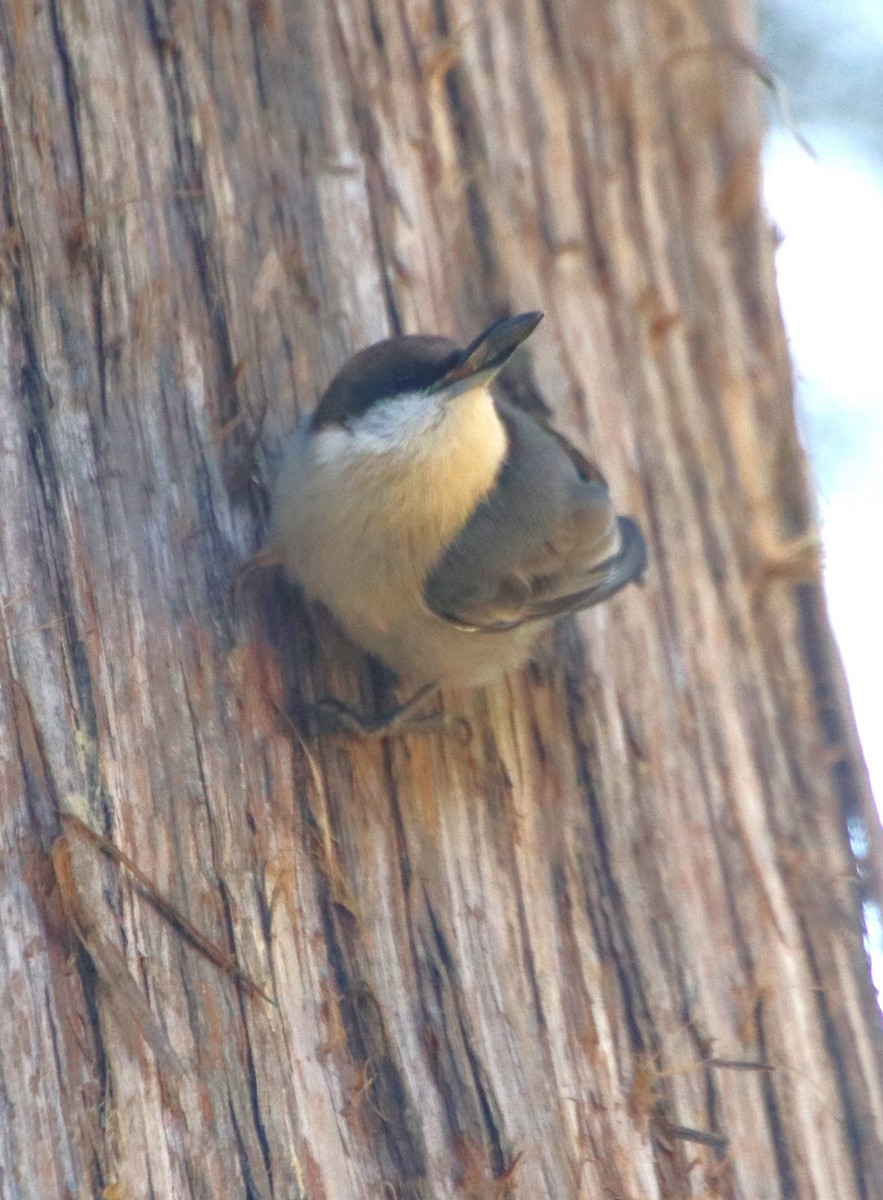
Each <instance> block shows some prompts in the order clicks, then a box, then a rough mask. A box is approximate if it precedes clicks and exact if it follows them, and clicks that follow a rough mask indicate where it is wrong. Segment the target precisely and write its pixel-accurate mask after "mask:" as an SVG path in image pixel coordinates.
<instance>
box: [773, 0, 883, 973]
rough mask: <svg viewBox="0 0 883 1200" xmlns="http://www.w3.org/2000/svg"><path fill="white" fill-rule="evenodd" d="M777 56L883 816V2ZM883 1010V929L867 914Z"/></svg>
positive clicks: (808, 416)
mask: <svg viewBox="0 0 883 1200" xmlns="http://www.w3.org/2000/svg"><path fill="white" fill-rule="evenodd" d="M763 25H764V30H763V32H764V43H765V53H766V54H767V56H768V60H769V63H770V66H771V67H772V69H773V71H774V72H775V73H776V75H777V76H779V77H780V78H781V79H782V80H783V82H784V84H785V87H786V90H787V91H788V93H789V95H790V98H791V100H792V104H793V107H794V110H795V116H796V123H797V126H798V128H799V129H800V132H801V134H802V135H803V136H804V137H805V138H806V139H807V140H808V141H809V143H810V145H811V146H812V147H813V149H814V151H815V153H816V155H817V158H816V159H813V158H811V157H810V156H809V155H808V154H807V153H806V152H805V151H804V150H803V149H801V147H800V146H799V145H798V144H797V142H796V140H795V138H794V137H793V136H792V135H790V134H788V133H786V132H785V131H783V130H782V129H781V128H779V129H777V130H775V131H774V132H773V133H772V135H771V137H770V139H769V143H768V147H767V155H766V169H765V194H766V203H767V207H768V210H769V213H770V216H771V217H772V219H773V221H774V222H775V223H776V225H777V226H778V227H779V229H780V231H781V233H782V235H783V241H782V244H781V246H780V247H779V250H778V253H777V256H776V266H777V274H778V284H779V295H780V298H781V303H782V311H783V313H784V317H785V324H786V327H787V330H788V336H789V340H790V344H791V354H792V359H793V362H794V367H795V372H796V381H797V401H798V415H799V420H800V426H801V430H802V432H803V436H804V441H805V443H806V446H807V449H808V451H809V454H810V457H811V459H812V462H813V467H814V470H815V476H816V485H817V488H818V493H819V517H820V520H821V523H822V538H823V542H824V550H825V590H826V593H827V597H828V608H829V612H830V616H831V622H832V624H833V627H834V632H835V635H836V637H837V640H838V642H839V645H840V651H841V654H842V656H843V662H844V666H845V669H846V674H847V678H848V680H849V687H850V691H851V694H852V702H853V707H854V709H855V716H856V721H857V724H858V728H859V733H860V736H861V739H862V745H863V748H864V752H865V759H866V761H867V764H868V769H869V772H870V775H871V783H872V786H873V788H874V794H875V796H876V797H877V803H878V806H881V808H883V562H881V561H880V555H879V548H880V545H881V541H883V366H881V362H880V351H881V345H883V0H766V3H764V4H763ZM866 919H867V923H868V935H869V949H870V952H871V959H872V970H873V973H874V976H875V982H876V984H877V989H878V993H879V994H881V996H883V924H881V920H880V913H879V911H877V910H869V909H868V908H866Z"/></svg>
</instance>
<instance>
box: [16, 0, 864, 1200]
mask: <svg viewBox="0 0 883 1200" xmlns="http://www.w3.org/2000/svg"><path fill="white" fill-rule="evenodd" d="M751 40H752V28H751V14H750V13H749V12H747V11H745V8H744V6H743V5H739V4H735V5H732V4H731V5H730V6H729V7H727V8H726V9H725V6H724V5H722V4H718V5H715V4H711V5H708V4H704V5H703V4H700V3H698V0H684V3H682V4H680V5H679V6H677V8H676V9H675V8H673V7H672V6H670V5H668V6H667V5H665V4H663V3H662V0H652V2H651V3H650V4H647V3H646V2H645V0H598V2H596V3H592V4H587V3H584V2H583V0H542V2H541V3H528V2H527V0H498V2H497V3H480V2H479V0H474V2H473V0H464V2H463V3H459V2H458V3H457V4H456V5H455V4H453V3H451V0H432V2H430V0H402V2H401V3H398V4H392V3H386V2H381V0H334V2H331V3H327V4H317V3H307V2H306V0H300V2H298V0H294V2H291V0H285V2H284V3H283V0H260V2H256V3H250V4H233V3H229V2H228V0H220V2H213V3H211V4H202V3H198V2H197V0H191V2H185V3H176V4H174V5H172V4H168V3H166V0H144V3H143V5H142V6H141V7H137V6H136V7H133V6H132V5H130V4H116V5H114V4H113V3H111V2H110V0H81V2H80V3H78V4H64V3H61V0H52V2H50V3H48V4H44V5H42V6H40V5H33V4H28V3H25V2H24V0H9V2H8V3H6V4H4V5H0V212H2V217H0V220H2V228H0V297H2V303H0V347H2V349H0V354H2V363H3V370H2V374H0V379H2V380H3V381H4V385H3V386H0V495H2V497H3V518H2V522H0V623H2V634H0V788H2V795H3V803H2V805H0V839H2V841H0V905H2V920H0V988H2V995H0V1011H2V1013H3V1020H2V1021H0V1137H2V1143H0V1195H2V1196H3V1198H4V1200H6V1197H11V1198H14V1200H30V1198H32V1197H33V1198H34V1200H54V1198H55V1197H59V1198H61V1197H66V1198H67V1197H72V1196H74V1197H77V1198H78V1200H79V1198H80V1197H83V1198H91V1197H98V1196H106V1197H110V1196H126V1197H138V1198H140V1197H145V1198H147V1197H156V1198H158V1200H159V1198H161V1200H169V1198H171V1200H178V1198H185V1197H186V1198H191V1197H194V1198H195V1197H198V1198H200V1200H202V1198H207V1197H217V1196H244V1197H249V1198H254V1200H281V1198H283V1197H284V1198H285V1200H290V1198H296V1200H320V1198H322V1197H327V1198H328V1200H331V1198H333V1200H371V1198H379V1200H408V1198H411V1200H417V1198H420V1200H429V1198H432V1200H437V1198H441V1197H448V1198H451V1200H453V1198H455V1197H456V1198H457V1200H498V1198H502V1197H504V1196H506V1197H513V1198H515V1200H518V1198H523V1200H551V1198H553V1197H554V1198H555V1200H561V1198H568V1197H580V1198H585V1200H597V1198H599V1197H603V1196H619V1197H623V1198H624V1200H625V1198H627V1200H652V1198H654V1197H678V1198H681V1197H687V1196H696V1197H698V1196H721V1197H734V1198H736V1197H738V1198H749V1197H750V1198H752V1200H753V1198H755V1197H761V1196H763V1197H771V1198H772V1197H783V1198H784V1197H787V1198H789V1200H790V1198H799V1200H831V1198H832V1197H837V1200H858V1198H862V1200H871V1198H872V1197H874V1196H875V1195H876V1194H877V1193H878V1191H879V1180H880V1179H881V1178H883V1150H881V1130H883V1052H881V1037H880V1021H879V1013H878V1011H877V1009H876V1007H875V1003H874V995H873V992H872V988H871V985H870V981H869V975H868V966H867V962H866V958H865V954H864V950H863V946H862V927H861V913H860V902H861V899H862V898H863V896H864V895H865V894H866V892H867V890H868V889H869V888H871V887H874V886H876V887H877V888H878V889H879V883H880V874H879V867H880V863H881V861H883V855H881V852H880V845H881V843H880V831H879V829H878V828H877V827H876V826H875V825H873V824H872V823H871V818H870V814H871V813H872V808H871V805H870V798H869V792H868V786H867V780H866V777H865V773H864V768H863V765H862V762H861V758H860V755H859V753H858V750H857V742H856V737H855V731H854V726H853V722H852V716H851V713H850V711H849V706H848V701H847V698H846V692H845V688H844V686H843V682H842V675H841V672H840V667H839V663H838V661H837V658H836V655H835V653H834V650H833V647H832V643H831V638H830V634H829V631H828V626H827V619H826V616H825V613H824V609H823V605H822V600H821V591H820V588H819V583H818V579H817V578H816V577H815V576H814V574H813V571H814V559H813V557H812V555H807V554H806V553H803V548H805V547H806V546H808V545H809V544H810V542H811V537H812V532H813V524H814V516H813V509H812V504H811V502H810V499H809V497H808V492H807V482H806V474H805V466H804V462H803V458H802V455H801V452H800V448H799V444H798V440H797V436H796V433H795V428H794V420H793V412H792V407H791V405H790V402H789V396H790V374H789V367H788V361H787V355H786V347H785V343H784V338H783V334H782V328H781V322H780V318H779V313H778V308H777V304H776V296H775V288H774V282H773V273H772V254H773V237H772V234H771V231H770V229H769V228H768V226H767V224H766V221H765V219H764V217H763V215H762V212H761V208H760V201H759V188H758V172H759V153H758V152H759V141H760V122H759V111H758V95H757V91H758V84H757V81H756V79H755V78H754V77H753V74H754V72H753V70H752V68H751V63H752V61H753V60H752V59H751V54H750V44H751ZM534 308H542V309H544V310H545V311H546V314H547V319H546V322H545V323H544V326H543V336H542V337H541V338H538V339H536V340H535V342H534V344H533V345H532V346H531V347H530V352H529V353H526V354H525V355H524V356H523V357H522V360H521V365H520V373H519V372H518V371H516V370H515V369H514V368H513V372H514V373H510V375H509V376H508V381H507V386H508V387H509V388H510V389H511V391H512V394H513V396H514V398H515V399H517V400H518V401H519V402H522V403H524V404H526V405H527V406H539V405H543V404H546V405H547V406H548V407H549V408H550V409H551V411H552V412H553V414H554V417H555V420H556V421H557V422H558V423H559V424H560V426H561V428H562V429H563V430H564V431H565V432H566V433H567V434H568V435H569V436H571V437H572V438H573V439H574V440H575V441H577V442H578V443H579V444H580V445H582V446H584V447H585V448H586V449H588V450H589V451H591V452H592V454H593V456H594V457H596V458H597V459H598V460H599V461H600V462H602V463H603V464H604V468H605V472H606V473H607V474H608V475H609V477H610V482H611V486H612V490H613V493H614V495H615V496H616V497H617V501H618V503H619V504H620V506H621V507H622V508H623V509H624V510H625V511H630V512H632V513H634V514H635V515H636V516H637V517H638V519H639V520H640V521H641V523H642V526H643V528H644V529H645V530H646V531H647V532H648V533H649V535H650V540H651V554H652V569H651V571H650V572H649V573H648V578H647V585H646V587H645V588H644V590H643V591H642V592H638V591H630V592H628V593H626V594H623V595H622V596H620V597H618V598H617V599H615V600H614V601H613V602H611V603H610V604H608V605H607V606H605V607H603V608H601V609H596V610H593V611H591V612H588V613H586V614H584V615H582V616H581V617H580V618H579V619H578V620H574V621H570V622H567V623H565V624H563V625H562V626H561V627H560V628H559V629H558V631H557V633H556V634H555V635H554V636H553V637H550V638H549V639H548V641H547V642H546V643H545V644H544V646H543V648H542V650H541V653H540V655H539V657H538V660H537V662H536V663H535V664H534V665H533V666H532V667H531V668H529V669H528V670H527V671H525V672H524V673H523V674H522V675H520V676H518V677H517V678H513V679H511V680H509V681H507V682H505V683H502V684H500V686H498V687H495V688H493V689H489V690H487V691H479V692H475V693H471V694H467V695H455V694H449V695H446V696H445V697H444V703H445V706H446V709H447V710H448V711H450V712H451V713H457V714H462V715H464V716H466V717H468V719H469V721H470V723H471V727H472V730H473V736H472V738H471V740H470V741H469V742H468V743H465V744H464V742H463V741H461V740H460V739H446V738H444V737H443V736H435V735H432V736H426V737H423V738H402V739H399V740H398V741H395V742H392V743H390V744H388V745H385V746H376V745H359V744H353V745H350V744H342V743H331V742H329V743H327V744H321V745H314V746H304V745H302V744H300V743H298V742H297V741H296V739H294V740H293V739H291V738H290V737H289V736H288V734H287V731H286V730H283V728H282V725H283V724H284V723H283V722H280V721H279V720H278V719H277V712H278V710H280V709H281V710H282V711H283V712H288V711H294V710H296V709H297V708H298V706H300V705H302V704H304V703H307V702H309V701H311V700H312V699H314V698H316V697H319V696H323V695H328V694H332V695H338V696H342V697H350V698H352V699H353V700H355V699H357V698H359V697H361V699H362V700H363V701H364V700H365V698H366V695H368V696H370V695H371V693H372V692H373V691H374V690H375V689H376V686H377V684H376V679H375V677H374V675H373V674H372V672H371V669H370V667H369V666H368V664H366V663H365V661H364V660H362V659H360V658H359V656H358V655H357V654H356V653H355V652H354V651H353V649H352V648H351V647H350V646H348V645H347V644H346V643H345V642H344V640H343V638H342V637H341V636H340V635H339V634H338V633H336V632H335V631H334V630H333V629H332V628H331V626H330V624H329V623H328V622H327V621H326V620H325V619H324V618H323V617H322V615H321V614H318V613H313V612H309V613H308V612H306V611H304V610H303V608H302V607H301V606H300V605H299V604H298V602H297V600H296V598H295V597H294V596H293V595H292V594H291V593H290V591H289V590H287V589H286V588H285V587H284V586H283V585H281V584H278V585H277V584H276V583H275V582H272V581H270V582H267V583H266V586H265V587H261V588H258V587H254V588H252V587H248V588H234V587H233V586H231V585H232V582H233V579H234V574H235V570H236V568H237V566H239V565H240V564H241V563H243V562H245V561H246V560H248V559H249V557H250V556H251V555H252V554H253V553H254V552H255V551H256V550H258V549H259V547H260V546H261V544H262V538H263V532H264V524H265V510H266V499H265V497H266V486H267V484H268V483H269V481H270V480H271V478H272V474H273V464H274V461H275V458H276V455H277V453H278V449H279V445H280V441H281V438H282V436H283V435H284V434H285V433H286V432H287V431H288V430H289V429H290V428H291V426H292V424H293V422H294V418H295V412H296V410H301V411H304V410H306V409H308V408H310V407H311V406H312V404H313V403H314V401H315V399H316V397H317V395H318V394H319V392H320V391H321V389H322V387H323V386H324V384H325V383H326V382H327V380H328V378H329V377H330V375H331V373H332V372H333V370H334V369H335V368H336V367H337V366H339V365H340V363H341V362H342V361H343V359H344V358H345V357H346V356H347V355H348V354H349V353H351V352H352V351H353V350H355V349H356V348H358V347H359V346H362V345H365V344H367V343H368V342H371V341H373V340H375V339H377V338H379V337H382V336H384V335H386V334H388V333H390V332H396V331H407V332H416V331H421V332H443V333H449V334H452V335H454V336H459V337H466V336H468V335H470V334H472V333H474V332H475V331H476V330H477V329H479V328H481V327H483V326H484V325H486V324H487V323H488V322H489V320H490V319H492V318H493V317H494V316H497V315H501V314H502V313H504V312H506V311H524V310H528V309H534ZM797 558H799V559H800V561H801V563H802V567H801V571H800V573H799V577H798V574H796V573H795V572H794V571H793V570H791V569H790V568H788V569H786V567H787V564H789V563H791V562H792V561H793V560H795V559H797ZM807 569H808V572H809V573H807ZM265 579H266V577H265ZM63 814H74V815H75V816H76V817H77V818H78V819H80V820H82V821H84V822H85V823H86V824H87V826H88V827H89V828H90V829H92V830H94V831H96V833H98V834H100V835H102V836H103V837H104V838H106V839H107V841H108V842H109V843H112V844H113V845H114V846H116V847H118V848H119V849H120V851H122V852H123V853H124V854H125V855H126V856H127V858H128V860H129V861H131V862H133V863H135V864H137V867H138V868H139V869H140V871H141V872H143V874H144V876H145V877H146V878H148V879H150V880H151V881H152V882H153V883H154V884H155V887H156V889H157V891H158V892H159V893H161V894H162V896H164V897H167V898H168V899H169V902H170V903H172V904H173V905H174V907H175V908H176V909H177V910H178V911H180V912H185V913H186V914H187V916H188V919H189V920H190V921H192V923H193V925H194V926H195V927H196V928H197V929H199V930H200V931H201V933H202V934H203V936H204V937H205V939H206V940H207V942H208V943H210V944H212V945H213V946H215V947H221V948H222V950H223V956H227V955H229V956H230V957H229V958H225V961H226V962H228V963H231V962H235V964H236V969H237V970H238V971H241V972H242V974H243V976H245V977H246V978H249V979H254V980H260V981H261V983H262V985H263V984H264V983H265V984H266V989H267V992H268V993H269V994H271V995H273V996H274V997H276V998H278V1005H279V1007H278V1009H276V1008H274V1007H273V1006H271V1005H268V1004H266V1003H264V1002H263V1001H260V1000H255V999H253V998H252V997H250V996H249V995H248V994H244V993H243V991H242V989H240V988H239V987H238V985H237V982H236V980H235V979H233V978H230V977H229V976H228V974H226V973H225V972H223V971H219V970H218V968H217V966H216V965H215V964H214V963H212V962H209V961H206V959H205V958H204V957H203V955H202V954H201V953H200V952H199V951H198V950H197V949H195V948H194V947H193V946H191V945H189V944H188V943H187V942H186V941H185V940H184V939H182V937H181V936H180V933H179V931H178V929H176V928H174V927H172V926H169V925H167V924H166V923H164V922H161V921H158V920H157V919H156V916H155V914H154V913H153V911H152V908H151V906H150V903H149V902H148V901H147V900H146V898H145V897H144V896H143V895H142V894H141V893H140V892H139V891H138V890H137V889H135V888H133V887H132V886H130V884H129V881H128V880H127V879H125V878H124V877H123V876H122V873H121V872H119V871H118V869H117V866H116V864H115V863H111V862H108V861H106V860H105V859H104V857H103V856H101V855H99V854H97V853H94V852H92V848H91V847H88V846H87V845H86V844H85V843H82V844H80V845H79V847H78V848H77V849H76V852H74V850H75V843H72V841H71V840H70V839H64V840H61V841H59V840H58V839H59V837H60V835H61V833H62V822H61V817H62V815H63ZM855 821H864V822H865V826H866V833H867V836H868V842H869V844H870V846H871V847H872V850H871V855H870V856H869V860H868V862H867V863H863V864H862V874H861V876H860V875H859V871H858V869H857V864H856V862H855V861H854V859H853V858H852V855H851V851H850V847H849V841H848V838H847V829H846V827H847V822H855ZM53 846H54V847H55V857H54V860H53V858H52V857H51V853H52V849H53ZM874 855H876V859H875V858H874ZM120 861H125V860H123V859H121V860H120ZM875 862H876V870H877V872H878V873H877V874H876V875H874V869H875V866H874V864H875ZM878 895H879V891H878ZM63 904H66V906H67V907H66V908H64V907H63ZM133 1029H134V1030H135V1031H136V1033H138V1036H137V1037H134V1038H133V1037H132V1036H131V1030H133ZM179 1064H180V1065H179ZM172 1093H173V1094H172Z"/></svg>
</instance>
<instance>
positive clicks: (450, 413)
mask: <svg viewBox="0 0 883 1200" xmlns="http://www.w3.org/2000/svg"><path fill="white" fill-rule="evenodd" d="M541 318H542V313H525V314H523V315H522V316H517V317H510V318H507V319H505V320H502V321H497V322H495V323H494V324H493V325H491V326H490V328H489V329H486V330H485V332H484V333H482V334H481V335H480V336H479V337H477V338H476V339H475V341H474V342H472V343H471V344H470V345H468V346H467V347H466V348H465V349H460V348H459V347H458V346H457V345H456V343H455V342H452V341H451V340H450V339H448V338H444V337H396V338H390V339H389V340H388V341H384V342H378V343H377V345H374V346H369V347H368V348H367V349H366V350H362V351H360V353H358V354H356V355H355V356H354V357H353V358H351V359H350V360H349V361H348V362H347V363H346V364H345V365H344V366H343V368H342V369H341V370H340V371H339V372H338V374H337V375H336V376H335V377H334V379H333V380H332V381H331V383H330V384H329V386H328V389H327V391H326V392H325V394H324V395H323V396H322V398H321V400H320V401H319V404H318V405H317V407H316V409H315V410H314V412H313V413H312V415H311V416H310V417H309V418H307V419H306V420H305V421H304V422H302V423H301V425H300V427H299V429H298V431H297V432H296V433H295V435H294V438H293V439H292V441H291V443H290V445H289V446H288V448H287V451H286V453H285V456H284V459H283V463H282V467H281V470H280V472H279V477H278V480H277V482H276V485H275V489H274V493H273V500H272V517H271V534H270V545H271V549H272V550H273V551H274V552H275V554H276V556H277V557H278V559H279V560H281V562H282V565H283V566H284V568H285V570H286V571H287V573H288V574H289V575H290V576H291V577H292V578H293V579H294V580H296V581H297V582H298V583H299V584H300V585H301V587H302V588H303V590H304V592H305V594H306V596H307V597H308V598H310V599H313V600H318V601H321V603H322V604H324V605H325V607H326V608H328V609H330V611H331V612H332V613H333V614H334V616H335V617H336V618H337V620H338V621H339V622H340V624H341V625H342V626H343V628H344V629H345V630H346V632H347V633H348V634H349V636H350V637H351V638H352V640H353V641H354V642H355V643H356V644H357V645H359V646H361V647H362V649H363V650H367V651H368V653H369V654H372V655H374V656H375V657H377V658H379V659H381V660H382V661H383V662H384V663H386V664H387V665H388V666H389V667H392V669H393V670H394V671H395V672H396V673H397V675H398V676H399V680H400V681H401V682H402V683H406V684H409V685H410V686H412V687H415V688H417V689H418V690H417V692H416V694H415V695H414V696H413V697H412V698H411V699H410V700H409V701H407V702H406V703H405V704H403V705H400V706H399V708H397V709H395V710H394V711H393V712H392V713H390V714H387V715H385V716H383V717H380V718H373V719H371V718H367V719H366V718H363V717H361V716H360V715H359V714H357V713H355V712H353V710H351V709H348V708H346V707H345V706H344V705H338V706H337V709H336V716H335V719H334V720H333V721H332V722H331V727H335V726H336V727H337V728H348V729H352V730H358V731H361V732H370V733H389V732H392V731H394V730H395V729H398V728H401V727H402V724H403V721H404V718H405V717H406V716H409V715H410V714H411V713H412V711H413V709H414V708H415V707H416V706H417V704H418V703H419V702H422V700H423V699H424V698H425V696H426V695H427V694H428V693H430V692H431V691H432V690H434V688H436V687H438V686H441V685H454V686H462V685H475V684H481V683H484V682H486V681H487V680H490V679H492V678H493V677H494V676H497V675H500V674H502V673H503V672H505V671H509V670H511V669H512V668H514V667H516V666H518V664H519V663H520V662H522V661H523V659H524V658H525V657H526V655H527V653H528V651H529V650H530V646H531V643H532V642H533V641H534V640H535V638H536V637H537V635H538V633H539V632H540V631H541V630H542V629H543V628H544V627H545V626H546V625H548V624H549V623H550V622H551V621H553V620H554V619H555V618H556V617H559V616H561V615H563V614H565V613H570V612H573V611H574V610H576V609H580V608H587V607H589V605H592V604H598V603H600V602H601V601H602V600H606V599H607V598H608V597H610V596H612V595H613V594H614V593H615V592H618V591H619V590H620V588H623V587H625V585H626V584H627V583H629V582H630V581H631V580H634V579H637V578H639V577H640V575H641V573H642V572H643V570H644V567H645V565H646V550H645V547H644V539H643V538H642V536H641V533H640V531H639V529H638V527H637V525H636V524H635V522H634V521H632V520H630V519H629V518H628V517H617V516H616V514H615V512H614V509H613V505H612V503H611V500H610V494H609V492H608V489H607V484H606V482H605V481H604V478H603V476H602V475H601V474H600V472H599V471H598V470H597V469H596V468H595V467H594V466H592V465H591V464H590V463H589V462H587V461H586V459H585V458H583V456H582V455H581V454H580V453H579V451H578V450H577V449H576V448H575V447H574V446H572V445H571V444H570V443H569V442H568V441H567V440H566V439H565V438H563V437H562V436H561V435H560V434H558V433H555V432H554V431H553V430H552V429H549V428H547V427H546V426H545V425H543V424H541V423H540V422H539V421H537V420H535V419H534V418H533V417H531V416H528V415H527V413H526V412H524V411H522V410H521V409H519V408H516V407H514V406H512V405H511V404H507V403H505V402H503V401H501V400H499V399H495V398H494V397H493V396H492V395H491V393H490V392H489V391H488V385H489V384H490V382H491V380H492V379H493V378H494V376H495V375H496V374H497V372H498V371H499V370H500V368H501V367H502V366H503V364H504V363H505V362H506V361H507V359H508V358H509V356H510V355H511V354H512V352H513V351H514V350H515V349H516V348H517V347H518V346H519V345H520V344H521V343H522V342H523V341H524V339H525V338H526V337H527V336H528V335H529V334H530V333H531V332H532V331H533V330H534V328H535V327H536V326H537V324H538V323H539V321H540V320H541ZM326 727H328V726H327V723H326Z"/></svg>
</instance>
